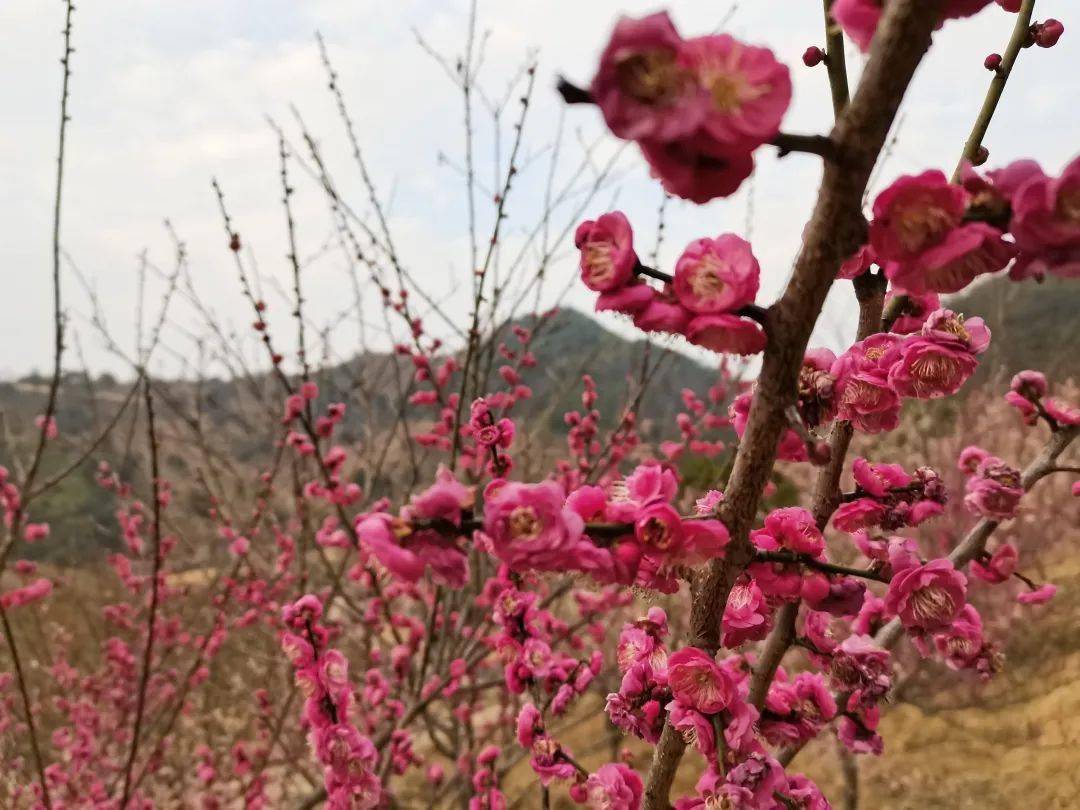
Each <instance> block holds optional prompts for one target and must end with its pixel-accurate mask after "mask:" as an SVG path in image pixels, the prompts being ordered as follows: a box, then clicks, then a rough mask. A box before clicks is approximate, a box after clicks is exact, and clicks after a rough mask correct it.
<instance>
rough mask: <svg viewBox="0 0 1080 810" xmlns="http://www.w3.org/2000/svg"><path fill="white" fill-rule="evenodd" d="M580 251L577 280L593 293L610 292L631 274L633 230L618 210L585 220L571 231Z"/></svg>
mask: <svg viewBox="0 0 1080 810" xmlns="http://www.w3.org/2000/svg"><path fill="white" fill-rule="evenodd" d="M574 246H575V247H576V248H577V249H578V250H579V251H581V259H580V265H581V280H582V282H583V283H584V284H585V286H586V287H588V288H589V289H590V290H593V291H595V292H600V293H603V292H611V291H612V290H617V289H619V288H621V287H623V286H625V285H626V284H627V283H628V282H629V281H630V280H631V279H632V278H633V277H634V268H635V267H636V266H637V263H638V258H637V254H636V253H634V230H633V228H631V227H630V221H629V220H628V219H627V218H626V215H625V214H624V213H623V212H622V211H612V212H610V213H607V214H604V215H602V216H601V217H599V218H598V219H596V220H587V221H585V222H582V223H581V224H580V225H578V227H577V231H576V232H575V233H574Z"/></svg>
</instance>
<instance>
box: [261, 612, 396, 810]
mask: <svg viewBox="0 0 1080 810" xmlns="http://www.w3.org/2000/svg"><path fill="white" fill-rule="evenodd" d="M322 612H323V606H322V603H321V602H320V601H319V599H318V598H317V597H315V596H311V595H308V596H304V597H301V598H300V599H298V600H297V601H296V602H294V603H293V604H291V605H286V607H285V608H284V610H283V611H282V621H283V622H284V624H285V626H286V627H287V628H289V629H288V630H286V631H284V632H283V634H282V638H281V646H282V649H283V650H284V651H285V654H286V655H287V656H288V658H289V661H290V663H291V664H292V666H293V669H294V671H295V678H296V683H297V684H298V685H299V687H300V690H301V691H302V693H303V695H304V699H305V702H304V720H305V721H306V723H307V725H308V728H309V732H308V739H309V742H310V744H311V748H312V751H313V752H314V754H315V757H316V759H317V760H318V761H319V762H320V763H321V764H322V766H323V779H324V780H325V783H326V793H327V798H328V801H329V806H330V807H332V808H334V809H335V810H362V808H374V807H378V806H379V803H380V800H381V795H382V789H381V784H380V782H379V780H378V778H377V777H376V775H375V773H374V770H373V769H374V767H375V766H376V764H377V763H378V759H379V756H378V753H377V752H376V750H375V746H374V745H373V744H372V742H371V740H370V739H368V738H367V737H365V736H364V735H362V734H361V733H360V732H359V731H358V730H357V728H356V727H355V726H354V725H353V724H352V723H351V722H350V713H351V712H352V711H353V700H354V698H353V686H352V685H351V684H350V682H349V662H348V659H346V658H345V656H343V655H342V654H341V653H340V652H338V651H337V650H334V649H332V648H329V647H328V646H327V642H328V640H329V635H328V633H327V630H326V628H325V627H323V626H322V625H320V624H319V620H320V619H321V618H322Z"/></svg>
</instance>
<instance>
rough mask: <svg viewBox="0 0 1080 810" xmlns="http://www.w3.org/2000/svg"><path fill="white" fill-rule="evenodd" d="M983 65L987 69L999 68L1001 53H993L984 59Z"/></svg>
mask: <svg viewBox="0 0 1080 810" xmlns="http://www.w3.org/2000/svg"><path fill="white" fill-rule="evenodd" d="M983 67H984V68H986V69H987V70H994V71H996V70H998V69H999V68H1000V67H1001V54H1000V53H992V54H990V55H989V56H988V57H986V59H984V60H983Z"/></svg>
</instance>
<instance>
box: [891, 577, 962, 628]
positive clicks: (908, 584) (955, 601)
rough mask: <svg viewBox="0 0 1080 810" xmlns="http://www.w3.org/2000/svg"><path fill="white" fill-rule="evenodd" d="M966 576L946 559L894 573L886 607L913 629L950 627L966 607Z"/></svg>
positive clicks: (907, 626)
mask: <svg viewBox="0 0 1080 810" xmlns="http://www.w3.org/2000/svg"><path fill="white" fill-rule="evenodd" d="M966 594H967V578H966V577H965V576H964V575H963V574H962V573H960V572H959V571H957V570H956V568H955V567H954V566H953V564H952V562H951V561H949V560H946V559H939V560H931V561H930V562H928V563H926V564H925V565H916V566H912V567H910V568H906V569H904V570H903V571H899V572H897V573H895V574H894V575H893V578H892V581H891V582H890V583H889V591H888V593H887V594H886V596H885V605H886V607H887V608H888V609H889V610H890V611H891V612H893V613H895V614H896V615H897V616H899V617H900V621H902V622H903V623H904V627H906V628H907V629H908V630H909V631H911V632H936V631H938V630H944V629H945V628H946V627H948V626H949V625H950V624H951V623H952V620H953V619H954V618H956V615H957V614H958V613H959V612H960V610H961V608H962V607H963V606H964V602H965V599H966Z"/></svg>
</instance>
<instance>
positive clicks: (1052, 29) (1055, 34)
mask: <svg viewBox="0 0 1080 810" xmlns="http://www.w3.org/2000/svg"><path fill="white" fill-rule="evenodd" d="M1064 33H1065V26H1064V25H1062V24H1061V22H1060V21H1059V20H1055V19H1052V18H1051V19H1049V20H1047V21H1046V22H1043V23H1035V25H1033V26H1031V34H1032V36H1034V37H1035V44H1036V45H1038V46H1039V47H1040V48H1053V47H1054V46H1055V45H1057V42H1058V40H1059V39H1061V35H1062V34H1064Z"/></svg>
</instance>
